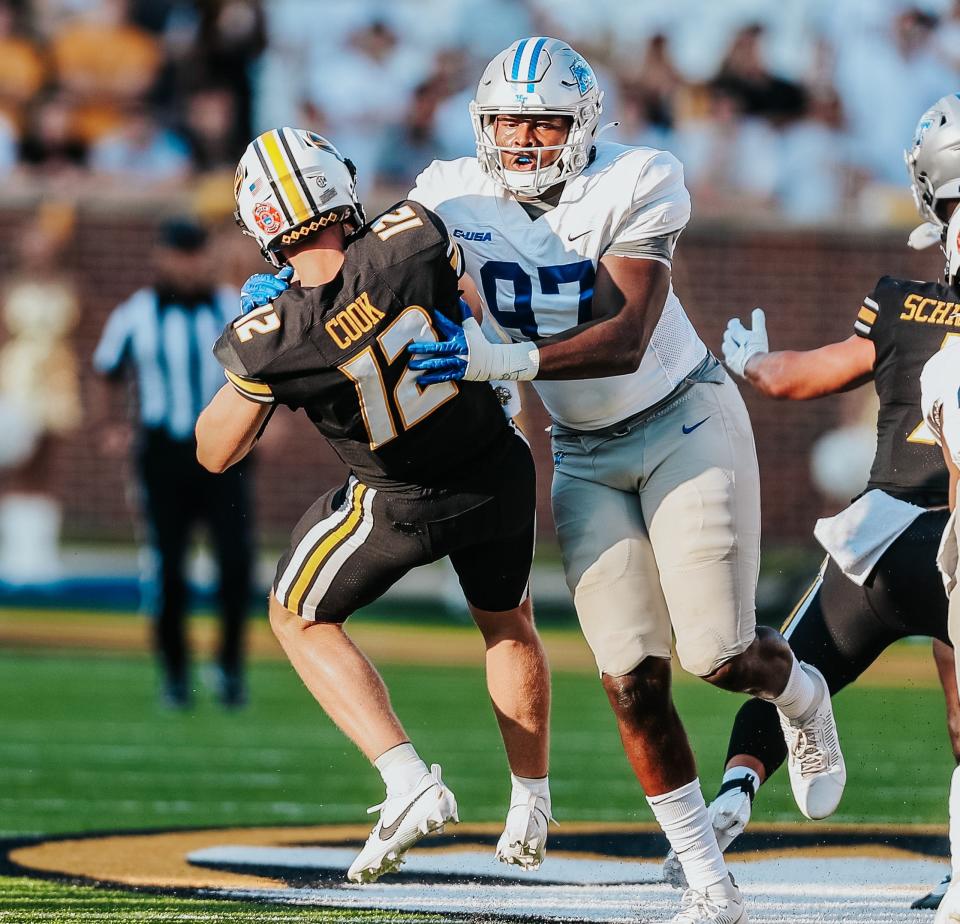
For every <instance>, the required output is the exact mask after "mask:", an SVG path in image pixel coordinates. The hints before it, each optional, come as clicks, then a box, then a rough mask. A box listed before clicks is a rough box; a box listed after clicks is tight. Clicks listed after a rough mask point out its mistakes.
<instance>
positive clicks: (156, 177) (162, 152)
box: [90, 108, 190, 183]
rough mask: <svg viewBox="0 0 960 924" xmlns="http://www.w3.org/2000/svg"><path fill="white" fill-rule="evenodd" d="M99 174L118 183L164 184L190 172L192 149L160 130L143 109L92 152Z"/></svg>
mask: <svg viewBox="0 0 960 924" xmlns="http://www.w3.org/2000/svg"><path fill="white" fill-rule="evenodd" d="M90 166H91V168H92V169H93V170H94V172H96V173H101V174H105V175H109V176H111V177H114V178H116V179H127V180H131V179H132V180H144V181H148V182H150V181H153V182H158V183H159V182H163V181H166V180H174V179H180V178H182V177H183V176H184V175H185V174H187V173H189V171H190V149H189V147H188V146H187V144H186V142H185V141H183V140H182V139H181V138H179V137H177V135H175V134H174V133H173V132H171V131H169V130H167V129H165V128H161V127H160V126H159V125H157V123H156V122H155V121H154V119H153V118H152V117H151V116H150V114H149V113H148V112H147V111H146V110H145V109H142V108H136V109H132V110H130V111H128V112H127V113H126V115H125V116H124V120H123V122H122V124H121V126H120V128H119V129H118V130H117V131H115V132H113V133H111V134H109V135H107V136H105V137H104V138H101V139H100V140H99V141H98V142H96V144H94V146H93V148H92V150H91V151H90Z"/></svg>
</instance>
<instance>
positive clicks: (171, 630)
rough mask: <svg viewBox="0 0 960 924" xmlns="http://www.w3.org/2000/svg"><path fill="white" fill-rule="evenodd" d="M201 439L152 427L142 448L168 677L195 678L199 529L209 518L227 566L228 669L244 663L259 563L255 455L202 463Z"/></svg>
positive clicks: (158, 640) (158, 632)
mask: <svg viewBox="0 0 960 924" xmlns="http://www.w3.org/2000/svg"><path fill="white" fill-rule="evenodd" d="M196 452H197V447H196V443H195V442H194V440H192V439H190V440H186V441H179V440H173V439H171V438H170V437H168V436H167V435H166V434H165V433H164V432H163V431H156V430H151V431H145V432H144V433H142V434H141V439H140V443H139V447H138V453H137V455H138V459H137V461H138V467H139V472H140V478H141V482H142V487H143V502H144V508H145V510H144V512H145V514H146V520H147V529H148V536H149V540H150V543H151V545H152V546H153V551H154V554H155V555H156V556H157V558H158V561H157V588H156V594H157V596H156V601H155V606H154V612H153V616H154V628H153V632H154V645H155V649H156V653H157V655H158V657H159V659H160V662H161V666H162V667H163V669H164V672H165V675H166V678H167V680H168V681H170V682H173V683H184V682H185V681H186V680H187V671H188V664H189V656H188V653H187V645H186V627H185V617H186V611H187V602H188V600H187V597H188V588H187V579H186V574H185V568H186V557H187V551H188V549H189V546H190V538H191V531H192V528H193V526H194V525H195V524H196V523H198V522H203V523H206V525H207V529H208V531H209V537H210V543H211V546H212V548H213V553H214V556H215V558H216V561H217V567H218V571H219V584H218V602H219V611H220V622H221V635H220V650H219V656H218V662H219V665H220V667H221V668H222V669H223V670H224V671H225V672H227V673H228V674H231V675H234V676H239V674H240V672H241V671H242V668H243V648H244V644H243V643H244V623H245V621H246V616H247V610H248V606H249V599H250V590H251V576H252V569H253V542H252V534H253V511H252V503H251V498H252V490H251V489H252V485H251V480H252V477H253V472H252V468H251V466H250V464H249V460H244V461H243V462H240V463H238V464H237V465H234V466H232V467H231V468H229V469H228V470H227V471H226V472H224V473H222V474H220V475H214V474H212V473H211V472H208V471H207V470H206V469H204V468H203V466H201V465H200V463H199V462H197V456H196Z"/></svg>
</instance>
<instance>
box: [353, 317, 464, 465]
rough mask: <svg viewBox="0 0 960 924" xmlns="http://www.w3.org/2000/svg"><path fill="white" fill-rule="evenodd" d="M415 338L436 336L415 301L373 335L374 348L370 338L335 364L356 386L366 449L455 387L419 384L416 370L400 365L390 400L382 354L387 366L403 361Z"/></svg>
mask: <svg viewBox="0 0 960 924" xmlns="http://www.w3.org/2000/svg"><path fill="white" fill-rule="evenodd" d="M415 340H430V341H434V342H436V340H437V334H436V331H434V329H433V322H432V321H431V319H430V315H429V314H428V313H427V311H426V310H425V309H424V308H421V307H420V306H419V305H411V306H410V307H409V308H406V309H404V311H403V312H402V313H401V314H400V316H399V317H398V318H397V319H396V320H395V321H394V322H393V323H392V324H390V326H389V327H387V328H386V329H385V330H384V331H383V332H382V333H380V334H379V335H378V336H377V345H378V346H379V351H378V350H377V349H376V348H375V347H374V345H373V344H370V345H369V346H367V347H365V348H364V349H363V350H361V351H360V352H359V353H357V355H356V356H354V357H353V358H352V359H351V360H350V361H349V362H345V363H343V364H342V365H341V366H338V367H337V368H338V369H339V370H340V371H341V372H342V373H343V374H344V375H345V376H346V377H347V378H348V379H350V380H351V381H352V382H353V384H354V386H355V387H356V389H357V398H358V399H359V401H360V412H361V414H362V415H363V422H364V424H365V426H366V428H367V435H368V436H369V438H370V448H371V449H378V448H379V447H380V446H383V445H384V444H385V443H389V442H390V440H392V439H395V438H396V436H397V434H398V433H400V432H402V431H404V430H409V429H410V428H411V427H415V426H416V425H417V424H418V423H420V421H422V420H424V419H425V418H427V417H429V416H430V415H431V414H432V413H433V412H434V411H435V410H437V408H438V407H440V406H441V405H442V404H446V402H447V401H449V400H450V399H451V398H453V397H455V396H456V395H457V393H458V392H459V389H458V388H457V385H456V384H455V383H454V382H438V383H436V384H435V385H427V386H425V387H424V386H421V385H418V384H417V376H418V375H419V374H420V373H418V372H416V371H414V370H413V369H404V370H403V373H402V374H401V376H400V378H399V380H398V381H397V384H396V385H395V386H394V389H393V399H392V401H391V399H390V398H389V397H388V395H387V383H386V382H385V381H384V375H383V369H382V367H381V355H382V358H383V359H384V360H385V361H386V365H387V366H391V365H393V363H395V362H396V361H397V360H400V359H403V361H404V362H405V361H406V347H407V344H408V343H413V341H415ZM391 404H392V407H391ZM398 420H399V424H400V427H399V429H398V427H397V422H398Z"/></svg>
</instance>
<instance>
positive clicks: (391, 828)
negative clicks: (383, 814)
mask: <svg viewBox="0 0 960 924" xmlns="http://www.w3.org/2000/svg"><path fill="white" fill-rule="evenodd" d="M434 785H436V784H434V783H431V784H430V785H429V786H428V787H427V788H426V789H425V790H423V792H421V793H420V794H419V795H418V796H416V797H415V798H414V799H413V801H412V802H410V803H409V804H408V805H407V807H406V808H405V809H404V810H403V811H402V812H401V813H400V814H399V816H397V819H396V820H395V821H394V822H393V823H392V824H389V825H384V824H382V825H380V840H382V841H388V840H390V838H391V837H393V835H394V834H396V833H397V831H398V830H399V828H400V825H402V824H403V819H404V818H406V817H407V815H409V814H410V809H412V808H413V807H414V806H415V805H416V804H417V802H418V801H419V800H420V799H422V798H423V797H424V796H425V795H426V794H427V793H428V792H430V790H431V789H433V787H434Z"/></svg>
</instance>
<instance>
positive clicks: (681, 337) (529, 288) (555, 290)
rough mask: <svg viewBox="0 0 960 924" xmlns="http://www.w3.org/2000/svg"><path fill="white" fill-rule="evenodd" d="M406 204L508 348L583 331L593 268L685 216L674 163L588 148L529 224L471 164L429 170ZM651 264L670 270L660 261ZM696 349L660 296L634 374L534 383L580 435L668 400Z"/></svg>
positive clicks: (688, 329)
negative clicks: (447, 244) (422, 215)
mask: <svg viewBox="0 0 960 924" xmlns="http://www.w3.org/2000/svg"><path fill="white" fill-rule="evenodd" d="M410 197H411V198H412V199H415V200H417V201H419V202H422V203H423V204H424V205H426V206H427V207H428V208H430V209H433V210H434V211H436V212H437V213H438V214H439V215H440V217H441V218H442V219H443V220H444V222H445V223H446V225H447V227H448V228H449V229H450V230H451V233H452V235H453V237H454V239H455V240H456V242H457V243H458V244H460V246H461V247H462V248H463V252H464V256H465V267H466V271H467V272H468V273H469V274H470V275H471V276H472V277H473V279H474V280H475V281H476V283H477V286H478V288H479V289H480V292H481V294H482V295H483V298H484V302H485V304H486V306H487V308H488V309H489V310H490V311H491V313H492V314H493V315H494V317H495V318H496V320H497V321H498V322H499V324H500V326H501V327H503V328H504V329H505V330H506V331H507V333H508V334H509V335H510V336H511V337H512V338H513V339H514V340H518V341H519V340H533V341H536V340H539V339H541V338H543V337H549V336H550V335H552V334H557V333H560V332H561V331H565V330H568V329H570V328H571V327H574V326H576V325H577V324H582V323H583V322H585V321H589V320H590V319H591V318H592V316H593V314H592V311H593V286H594V280H595V278H596V273H597V267H598V265H599V262H600V259H601V257H602V256H603V255H604V254H605V253H606V252H607V251H608V250H609V249H610V248H611V247H613V248H614V251H613V253H614V254H616V253H617V249H618V248H619V247H621V246H629V245H642V243H643V242H644V241H651V240H658V239H663V238H670V237H671V236H673V237H674V238H675V236H676V235H677V234H678V233H679V232H680V231H681V230H682V229H683V228H684V227H685V226H686V223H687V221H688V219H689V216H690V197H689V195H688V193H687V190H686V188H685V187H684V184H683V169H682V167H681V166H680V163H679V161H677V160H676V158H674V157H673V156H672V155H670V154H668V153H666V152H664V151H656V150H654V149H652V148H636V147H628V146H625V145H620V144H613V143H608V142H598V143H597V145H596V148H595V157H594V158H593V160H592V161H591V163H590V164H589V165H588V166H587V167H586V168H585V169H584V171H583V172H582V173H581V174H580V175H579V176H576V177H573V178H571V179H569V180H567V181H566V183H565V185H564V187H563V192H562V195H561V197H560V200H559V203H558V204H557V206H556V207H555V208H553V209H551V210H549V211H547V212H545V213H543V214H542V215H540V216H539V217H537V218H536V219H535V220H533V219H531V217H530V216H529V215H528V214H527V212H526V211H525V210H524V208H523V207H522V206H521V205H520V204H519V202H518V201H517V200H516V199H515V198H514V197H513V196H512V195H511V194H509V193H507V192H506V191H505V190H504V189H503V188H502V187H501V186H500V185H499V184H497V183H496V182H495V181H494V180H493V179H491V178H490V177H489V176H487V175H486V174H485V173H483V171H482V170H481V169H480V166H479V164H478V162H477V160H476V158H473V157H469V158H468V157H465V158H461V159H459V160H454V161H434V162H433V163H432V164H431V165H430V166H429V167H428V168H427V169H426V170H425V171H424V172H423V173H422V174H421V175H420V176H419V178H418V179H417V185H416V187H415V188H414V189H413V191H412V192H411V193H410ZM662 262H665V263H668V264H669V262H670V259H669V256H667V257H666V258H665V259H663V260H662ZM705 355H706V347H705V346H704V344H703V343H702V341H701V340H700V338H699V337H698V336H697V333H696V331H695V330H694V328H693V325H692V324H691V323H690V321H689V320H688V318H687V316H686V313H685V312H684V310H683V307H682V306H681V304H680V302H679V300H678V299H677V297H676V295H675V294H674V292H673V288H672V287H671V288H670V291H669V294H668V296H667V300H666V304H665V306H664V309H663V315H662V317H661V319H660V322H659V324H658V325H657V327H656V329H655V330H654V333H653V336H652V338H651V342H650V345H649V347H648V348H647V352H646V355H645V356H644V358H643V361H642V363H641V365H640V368H639V369H638V370H637V371H636V372H634V373H631V374H629V375H623V376H614V377H611V378H604V379H594V380H591V381H589V382H583V381H578V382H575V383H573V382H550V381H541V380H535V381H534V386H535V387H536V389H537V391H538V392H539V394H540V396H541V398H542V399H543V401H544V404H545V405H546V406H547V409H548V410H549V411H550V413H551V415H552V416H553V418H554V419H555V420H557V421H559V422H560V423H561V424H564V425H566V426H569V427H572V428H574V429H582V430H592V429H598V428H600V427H603V426H606V425H608V424H610V423H615V422H617V421H619V420H623V419H624V418H626V417H629V416H630V415H632V414H635V413H637V412H638V411H641V410H643V409H644V408H645V407H648V406H650V405H652V404H655V403H656V402H657V401H659V400H660V399H661V398H663V397H665V396H666V395H667V394H669V393H670V392H671V391H672V390H673V389H674V388H675V387H676V386H677V385H678V384H679V383H680V381H681V380H682V379H683V378H684V377H685V376H686V375H687V374H688V373H689V372H690V371H691V370H692V369H693V368H695V367H696V366H697V365H698V363H700V362H701V361H702V360H703V358H704V356H705Z"/></svg>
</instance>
